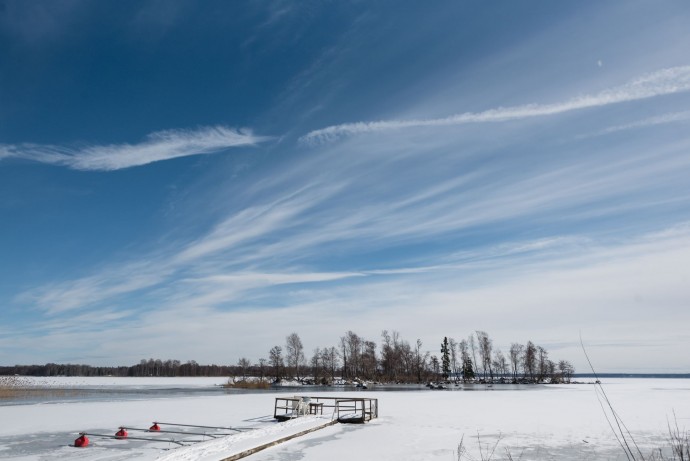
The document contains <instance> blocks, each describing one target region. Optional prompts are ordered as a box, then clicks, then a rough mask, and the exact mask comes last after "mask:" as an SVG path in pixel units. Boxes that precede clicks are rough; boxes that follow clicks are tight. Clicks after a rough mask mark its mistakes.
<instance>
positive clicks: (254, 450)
mask: <svg viewBox="0 0 690 461" xmlns="http://www.w3.org/2000/svg"><path fill="white" fill-rule="evenodd" d="M337 422H338V420H337V419H334V420H331V421H328V422H327V423H326V424H323V425H321V426H317V427H312V428H311V429H305V430H303V431H301V432H298V433H296V434H292V435H287V436H285V437H282V438H280V439H278V440H274V441H273V442H268V443H264V444H263V445H259V446H258V447H254V448H250V449H249V450H244V451H242V452H240V453H237V454H235V455H232V456H229V457H227V458H223V459H221V460H220V461H236V460H238V459H242V458H246V457H247V456H249V455H253V454H254V453H257V452H259V451H261V450H265V449H266V448H270V447H274V446H276V445H278V444H281V443H283V442H287V441H288V440H292V439H295V438H297V437H302V436H303V435H306V434H309V433H310V432H316V431H318V430H320V429H323V428H325V427H328V426H333V425H334V424H336V423H337Z"/></svg>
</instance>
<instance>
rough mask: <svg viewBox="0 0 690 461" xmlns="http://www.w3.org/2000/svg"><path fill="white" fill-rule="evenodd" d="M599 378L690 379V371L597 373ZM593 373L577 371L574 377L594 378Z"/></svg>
mask: <svg viewBox="0 0 690 461" xmlns="http://www.w3.org/2000/svg"><path fill="white" fill-rule="evenodd" d="M596 376H598V377H599V378H664V379H674V378H676V379H688V378H690V373H597V374H596ZM594 377H595V375H594V374H593V373H575V374H573V378H594Z"/></svg>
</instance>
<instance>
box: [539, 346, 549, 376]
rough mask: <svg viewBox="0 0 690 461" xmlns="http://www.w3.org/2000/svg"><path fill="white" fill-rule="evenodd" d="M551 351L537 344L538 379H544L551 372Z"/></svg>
mask: <svg viewBox="0 0 690 461" xmlns="http://www.w3.org/2000/svg"><path fill="white" fill-rule="evenodd" d="M549 362H550V360H549V353H548V352H547V351H546V349H544V348H543V347H541V346H537V370H538V378H537V379H538V381H544V379H546V377H547V376H549V375H550V373H549V368H550V367H549Z"/></svg>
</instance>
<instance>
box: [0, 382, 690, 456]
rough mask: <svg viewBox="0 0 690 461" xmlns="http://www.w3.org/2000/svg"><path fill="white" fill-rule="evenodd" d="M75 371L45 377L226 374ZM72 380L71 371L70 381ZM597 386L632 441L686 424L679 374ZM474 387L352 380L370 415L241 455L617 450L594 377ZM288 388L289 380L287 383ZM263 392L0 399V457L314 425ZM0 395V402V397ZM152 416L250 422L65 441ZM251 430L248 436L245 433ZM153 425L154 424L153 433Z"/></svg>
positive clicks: (99, 451)
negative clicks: (152, 435) (372, 386)
mask: <svg viewBox="0 0 690 461" xmlns="http://www.w3.org/2000/svg"><path fill="white" fill-rule="evenodd" d="M146 379H147V381H146V382H145V381H142V380H141V378H132V379H127V378H109V379H101V380H100V381H98V380H94V379H91V378H74V379H73V381H72V382H69V380H66V381H60V382H59V383H57V384H55V383H53V384H51V385H52V386H61V385H64V386H99V385H102V386H120V387H123V388H126V387H127V386H153V387H161V388H166V387H172V386H175V387H180V386H190V387H194V386H201V387H203V386H214V385H217V384H222V383H223V382H225V379H215V381H214V380H213V379H205V378H186V380H187V381H185V380H184V379H182V380H180V381H179V382H173V381H171V380H170V379H163V378H146ZM75 381H78V382H75ZM604 386H605V390H606V392H607V394H608V396H609V398H610V400H611V403H612V404H613V405H614V407H615V409H616V411H617V412H618V413H619V415H620V416H621V418H622V419H623V420H624V421H625V424H626V425H627V427H628V428H629V429H630V431H631V432H632V434H633V436H634V437H635V440H636V441H637V443H638V444H639V445H640V448H641V449H642V452H643V453H645V454H648V453H649V452H650V451H651V450H652V449H654V448H656V447H659V446H662V445H664V443H665V440H666V439H667V423H668V420H669V419H671V420H672V419H673V417H674V416H673V415H674V413H675V417H676V418H677V421H678V424H679V426H680V427H681V429H682V428H686V429H687V428H688V426H690V380H687V379H608V380H605V381H604ZM474 389H475V390H474V391H468V390H462V391H461V390H448V391H427V390H425V391H413V392H411V391H399V392H397V391H376V390H370V391H361V392H359V393H358V394H357V395H358V396H363V397H364V396H366V397H375V398H378V399H379V419H377V420H374V421H372V422H370V423H367V424H364V425H342V424H338V425H335V426H331V427H327V428H325V429H321V430H319V431H316V432H313V433H311V434H308V435H305V436H302V437H300V438H297V439H294V440H291V441H289V442H285V443H284V444H280V445H278V446H275V447H271V448H269V449H267V450H265V451H262V452H260V453H257V454H254V455H252V456H251V457H250V458H249V459H252V460H263V461H267V460H293V459H300V460H304V461H309V460H323V459H328V460H329V461H341V460H342V461H344V460H348V461H350V460H351V459H363V460H369V459H372V460H383V461H386V460H391V461H393V460H395V461H399V460H407V459H410V460H412V459H414V460H445V461H447V460H454V459H457V457H456V454H455V452H456V450H457V448H458V443H459V442H460V441H461V440H463V443H464V445H465V446H466V448H467V449H468V450H469V452H470V454H472V455H473V456H474V457H475V458H477V459H479V452H478V444H479V443H481V444H482V448H483V449H486V447H487V446H493V445H494V443H495V442H496V441H497V440H498V439H500V441H499V442H498V447H497V450H496V455H498V456H495V458H498V459H501V457H502V456H504V454H505V450H506V449H508V450H510V452H511V453H512V455H513V457H514V458H515V459H517V457H518V456H519V455H520V454H521V453H522V459H543V460H550V459H558V460H559V461H560V460H583V459H608V460H618V459H620V460H622V459H625V456H624V454H623V452H622V451H621V449H620V448H619V447H618V444H617V442H616V440H615V438H614V437H613V435H612V433H611V429H610V428H609V426H608V423H607V420H606V418H605V417H604V413H603V412H602V408H601V406H600V403H599V400H598V399H597V394H596V393H595V390H594V386H593V385H591V384H590V385H588V384H571V385H558V386H529V387H528V388H527V389H524V388H523V389H520V390H517V389H512V388H505V387H502V386H498V385H496V386H494V387H493V388H488V387H484V386H475V387H474ZM291 392H295V391H291ZM298 393H299V394H300V395H319V394H320V395H328V396H337V395H341V396H344V397H352V396H353V394H352V393H351V392H341V391H340V389H338V388H332V389H330V390H323V391H322V390H318V391H317V390H314V389H313V388H305V389H299V392H298ZM285 395H286V394H285V393H284V392H283V393H280V394H278V393H276V392H262V393H250V394H236V393H224V392H218V393H217V394H214V395H206V394H204V395H201V396H195V395H188V396H185V395H182V396H175V397H174V398H156V399H150V400H108V401H93V400H88V401H78V400H72V401H62V402H60V403H42V404H20V405H9V406H7V405H6V406H0V458H3V459H15V460H22V461H28V460H47V459H56V458H62V459H83V460H88V461H92V460H129V459H139V460H153V459H165V460H168V461H178V460H192V459H203V460H207V461H211V460H217V459H222V458H223V457H224V456H227V455H228V454H230V453H231V452H233V451H237V450H238V449H239V448H240V447H243V446H249V445H251V444H257V445H258V444H259V443H261V442H262V441H266V440H271V439H272V438H277V437H278V434H287V433H290V431H293V432H295V431H300V430H302V429H303V428H307V427H311V426H313V425H316V424H320V423H321V422H322V421H319V420H318V419H316V418H304V419H302V418H300V419H297V420H293V421H289V422H288V423H286V424H284V425H281V424H283V423H276V422H274V421H272V418H271V416H272V411H273V403H274V398H275V397H276V396H285ZM0 405H1V402H0ZM153 421H167V422H180V423H186V424H199V425H218V426H253V427H256V430H255V431H253V432H252V433H243V434H239V435H237V436H233V437H234V439H233V437H228V438H219V439H214V440H209V441H207V442H203V443H200V444H196V445H192V446H190V447H182V448H175V447H176V445H174V444H170V443H167V442H165V443H164V442H157V443H149V442H136V441H133V440H131V441H122V440H109V439H103V440H101V439H92V446H90V447H88V448H84V449H78V448H74V447H70V446H69V444H71V443H72V442H73V441H74V439H75V438H76V437H77V433H78V432H80V431H87V432H93V433H102V434H114V432H115V431H116V430H117V428H118V427H119V426H120V425H125V426H131V427H148V426H150V425H151V423H152V422H153ZM250 434H251V435H250ZM160 435H161V436H163V435H164V434H160Z"/></svg>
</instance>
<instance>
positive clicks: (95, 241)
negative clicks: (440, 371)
mask: <svg viewBox="0 0 690 461" xmlns="http://www.w3.org/2000/svg"><path fill="white" fill-rule="evenodd" d="M689 23H690V4H688V3H687V2H662V3H658V2H647V1H634V0H633V1H626V2H616V1H603V2H593V1H592V2H570V3H564V2H549V1H530V0H528V1H524V2H511V1H496V2H482V1H469V0H463V1H455V0H454V1H450V0H439V1H437V2H433V3H429V2H416V1H406V0H402V1H401V0H396V1H392V0H391V1H386V0H383V1H380V2H368V1H354V0H353V1H308V0H305V1H302V2H293V1H278V0H276V1H268V0H265V1H264V0H260V1H238V2H224V1H211V0H209V1H206V2H194V1H182V0H169V1H162V0H160V1H156V0H151V1H110V0H106V1H100V2H89V1H85V0H83V1H82V0H60V1H41V0H34V1H30V2H27V1H20V0H0V364H4V365H13V364H19V363H22V364H26V363H47V362H59V363H66V362H70V363H86V364H91V365H131V364H134V363H137V362H139V360H140V359H142V358H150V357H153V358H161V359H168V358H171V359H179V360H182V361H187V360H196V361H197V362H199V363H217V364H233V363H236V362H237V360H238V359H239V358H240V357H247V358H249V359H250V360H252V361H257V360H258V359H259V358H265V357H267V356H268V351H269V349H270V348H271V347H272V346H274V345H283V344H284V343H285V337H286V336H287V335H289V334H290V333H292V332H297V333H298V334H299V335H300V337H301V338H302V341H303V343H304V346H305V350H306V352H307V355H310V354H311V351H312V350H313V349H314V348H317V347H321V348H322V347H328V346H335V345H337V344H338V341H339V338H340V337H341V336H343V335H344V334H345V332H346V331H348V330H352V331H354V332H355V333H357V334H359V335H360V336H363V337H365V338H366V339H369V340H373V341H376V342H379V341H380V337H381V336H380V335H381V331H382V330H384V329H385V330H388V331H397V332H399V333H400V335H401V337H402V338H403V339H405V340H407V341H409V342H410V343H413V342H415V341H416V340H417V339H420V340H421V341H422V342H423V345H424V348H425V349H428V350H429V351H430V352H431V353H432V354H438V353H439V352H438V350H439V349H440V344H441V341H442V339H443V337H444V336H448V337H453V338H455V339H456V340H458V341H459V340H461V339H463V338H467V337H468V336H469V335H470V334H472V333H473V332H474V331H476V330H482V331H486V332H488V333H489V334H490V336H491V338H492V339H493V343H494V348H495V349H501V350H502V351H503V352H504V353H507V351H508V349H509V348H510V345H511V343H514V342H518V343H526V342H527V341H529V340H531V341H533V342H534V343H536V344H539V345H542V346H543V347H545V348H546V349H547V350H548V351H549V354H550V355H549V357H550V358H551V359H553V360H555V361H558V360H561V359H566V360H569V361H570V362H572V363H573V364H574V365H575V367H576V370H577V371H581V372H586V371H588V367H587V364H586V360H585V357H584V354H583V351H582V348H581V345H580V338H582V342H583V343H584V344H585V346H586V349H587V352H588V353H589V355H590V358H591V359H592V362H593V364H594V366H595V367H596V369H597V371H598V372H671V373H673V372H685V373H687V372H690V356H688V354H687V353H686V352H687V351H688V350H690V332H689V331H688V325H690V263H689V261H690V180H689V179H688V178H690V135H689V134H688V133H690V48H688V44H689V43H690V28H688V27H687V24H689Z"/></svg>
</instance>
